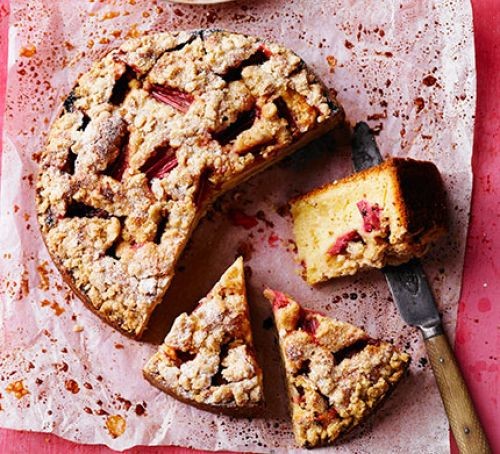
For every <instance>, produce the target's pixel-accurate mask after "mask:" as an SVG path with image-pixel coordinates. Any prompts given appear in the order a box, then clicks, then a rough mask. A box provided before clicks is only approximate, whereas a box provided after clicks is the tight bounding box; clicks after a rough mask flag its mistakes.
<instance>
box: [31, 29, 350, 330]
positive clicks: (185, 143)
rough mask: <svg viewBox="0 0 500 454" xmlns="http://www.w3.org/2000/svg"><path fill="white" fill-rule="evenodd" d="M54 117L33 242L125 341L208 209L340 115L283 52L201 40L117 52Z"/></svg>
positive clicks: (258, 44) (218, 37)
mask: <svg viewBox="0 0 500 454" xmlns="http://www.w3.org/2000/svg"><path fill="white" fill-rule="evenodd" d="M63 107H64V108H63V111H62V113H61V115H60V116H59V118H58V119H57V120H56V121H55V122H54V124H53V125H52V127H51V130H50V132H49V136H48V141H47V146H46V147H45V149H44V151H43V153H42V156H41V163H40V173H39V177H38V181H37V195H36V203H37V212H38V220H39V224H40V226H41V231H42V235H43V237H44V240H45V243H46V245H47V248H48V250H49V252H50V255H51V256H52V259H53V260H54V262H55V264H56V265H57V267H58V268H59V270H60V271H61V273H62V274H63V276H64V278H65V279H66V281H67V282H68V283H69V284H70V285H71V287H72V288H73V290H74V291H75V292H76V293H77V295H78V296H79V297H80V298H81V299H82V300H83V301H84V302H85V303H86V304H87V305H88V307H90V309H92V310H93V311H94V312H95V313H97V314H98V315H99V316H100V317H102V318H103V319H104V320H105V321H106V322H107V323H109V324H111V325H112V326H114V327H115V328H117V329H119V330H120V331H122V332H123V333H125V334H127V335H130V336H132V337H140V336H141V334H142V332H143V331H144V329H145V328H146V326H147V323H148V319H149V317H150V315H151V313H152V312H153V310H154V308H155V306H156V305H157V304H158V303H160V302H161V301H162V299H163V296H164V294H165V292H166V290H167V288H168V286H169V285H170V282H171V280H172V277H173V275H174V268H175V264H176V262H177V261H178V259H179V256H180V254H181V252H182V250H183V249H184V246H185V245H186V242H187V240H188V239H189V237H190V235H191V232H192V231H193V229H194V228H195V226H196V224H197V222H198V221H199V219H200V218H201V217H202V216H203V214H204V213H205V211H206V209H207V207H208V205H209V204H210V203H211V202H212V201H213V200H214V199H215V198H216V197H217V196H219V195H220V194H222V193H223V192H224V191H226V190H228V189H230V188H231V187H233V186H235V185H236V184H238V183H239V182H241V181H243V180H245V179H246V178H248V177H250V176H251V175H253V174H255V173H256V172H258V171H260V170H262V169H264V168H265V167H267V166H268V165H270V164H272V163H274V162H276V161H277V160H278V159H281V158H283V157H284V156H285V155H287V154H289V153H291V152H293V151H295V150H296V149H298V148H300V147H302V146H304V145H305V144H306V143H307V142H309V141H310V140H312V139H314V138H316V137H318V136H320V135H322V134H324V133H325V132H326V131H328V130H330V129H332V128H334V127H335V126H336V125H337V124H338V123H339V122H340V121H341V120H342V118H343V115H342V110H341V108H340V107H339V105H338V104H337V102H336V100H335V99H334V98H333V96H332V95H330V94H329V93H328V92H327V90H326V89H325V87H324V86H323V85H322V84H321V83H320V82H319V81H318V80H317V79H316V77H315V76H314V75H313V73H312V72H311V71H310V70H309V69H308V68H307V67H306V65H305V64H304V62H303V61H302V60H301V59H300V58H299V57H298V56H297V55H295V54H294V53H293V52H291V51H289V50H288V49H285V48H283V47H282V46H280V45H277V44H273V43H267V42H266V43H264V42H263V41H261V40H259V39H258V38H254V37H251V36H245V35H241V34H237V33H229V32H223V31H208V30H203V31H196V32H174V33H157V34H151V35H147V36H144V37H140V38H134V39H130V40H127V41H125V42H124V43H123V44H122V45H121V46H120V47H119V48H118V49H115V50H113V51H111V52H109V53H108V54H107V55H106V56H104V57H103V58H102V59H101V60H99V61H97V62H96V63H94V65H93V66H92V67H91V69H90V70H89V71H87V72H86V73H84V74H83V75H82V76H81V77H80V78H79V79H78V81H77V83H76V85H75V86H74V88H73V90H72V91H71V93H70V94H69V96H68V97H67V98H66V100H65V101H64V105H63Z"/></svg>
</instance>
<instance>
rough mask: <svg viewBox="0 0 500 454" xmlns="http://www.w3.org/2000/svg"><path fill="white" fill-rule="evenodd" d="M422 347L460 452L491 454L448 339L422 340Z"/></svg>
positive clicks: (441, 337)
mask: <svg viewBox="0 0 500 454" xmlns="http://www.w3.org/2000/svg"><path fill="white" fill-rule="evenodd" d="M425 345H426V347H427V353H428V355H429V360H430V362H431V366H432V369H433V370H434V375H435V377H436V382H437V385H438V388H439V392H440V393H441V398H442V399H443V404H444V409H445V411H446V414H447V415H448V420H449V421H450V426H451V430H452V432H453V436H454V437H455V440H456V442H457V445H458V449H459V450H460V453H461V454H489V453H491V448H490V446H489V444H488V440H487V438H486V435H485V433H484V430H483V428H482V427H481V423H480V422H479V419H478V417H477V414H476V411H475V409H474V405H473V403H472V400H471V398H470V395H469V391H468V390H467V386H466V384H465V382H464V379H463V377H462V373H461V372H460V369H459V367H458V364H457V360H456V359H455V355H454V353H453V350H452V349H451V347H450V344H449V343H448V339H447V338H446V336H445V335H444V334H439V335H437V336H434V337H431V338H429V339H425Z"/></svg>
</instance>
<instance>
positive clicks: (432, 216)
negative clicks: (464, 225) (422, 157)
mask: <svg viewBox="0 0 500 454" xmlns="http://www.w3.org/2000/svg"><path fill="white" fill-rule="evenodd" d="M390 166H391V167H392V168H394V175H395V178H396V179H397V181H398V183H399V184H398V194H397V196H396V197H397V199H398V201H399V202H400V204H399V206H400V207H401V209H402V210H403V211H402V212H401V214H402V216H403V218H404V220H405V222H404V224H405V226H406V228H407V230H408V233H409V234H410V235H411V236H412V237H415V239H416V240H418V236H419V234H420V233H422V232H424V233H425V232H427V231H429V230H432V229H438V230H443V233H444V232H446V231H447V224H448V214H447V204H446V192H445V188H444V184H443V180H442V178H441V175H440V173H439V170H438V169H437V167H436V166H435V164H434V163H432V162H429V161H417V160H414V159H404V158H392V159H391V160H390Z"/></svg>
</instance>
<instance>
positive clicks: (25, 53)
mask: <svg viewBox="0 0 500 454" xmlns="http://www.w3.org/2000/svg"><path fill="white" fill-rule="evenodd" d="M35 54H36V47H35V46H34V45H33V44H28V45H27V46H24V47H21V50H20V51H19V55H20V56H21V57H28V58H31V57H33V55H35Z"/></svg>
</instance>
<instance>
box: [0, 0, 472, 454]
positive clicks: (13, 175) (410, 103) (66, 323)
mask: <svg viewBox="0 0 500 454" xmlns="http://www.w3.org/2000/svg"><path fill="white" fill-rule="evenodd" d="M206 27H209V28H213V27H215V28H225V29H229V30H234V31H239V32H245V33H251V34H255V35H258V36H262V37H264V38H266V39H270V40H271V39H272V40H275V41H278V42H280V43H283V44H285V45H287V46H288V47H290V48H291V49H293V50H295V51H296V52H297V53H298V54H300V55H301V56H302V57H303V58H304V59H305V61H306V62H308V63H309V64H310V65H311V67H312V68H313V69H314V70H315V71H316V72H317V74H318V75H319V76H320V77H321V78H322V79H323V80H324V81H325V83H326V84H327V85H328V86H329V87H331V88H333V89H335V90H336V91H337V93H338V99H339V100H340V102H341V103H342V104H343V106H344V108H345V111H346V116H347V120H348V121H349V122H350V123H351V124H354V123H355V122H356V121H360V120H368V121H369V123H370V125H371V126H372V127H374V128H375V129H377V130H378V131H379V135H378V142H379V145H380V147H381V150H382V152H383V154H384V155H386V156H389V155H394V156H396V155H397V156H412V157H418V158H423V159H429V160H432V161H434V162H435V163H436V164H437V165H438V166H439V168H440V169H441V171H442V173H443V176H444V179H445V182H446V186H447V188H448V194H449V205H450V212H451V215H452V216H451V217H452V222H451V232H450V236H449V238H448V239H447V240H445V241H443V242H442V243H441V244H440V245H439V246H438V247H437V248H436V249H434V251H433V252H432V253H431V255H429V256H428V257H427V258H426V259H425V260H424V266H425V269H426V271H427V273H428V276H429V280H430V282H431V284H432V287H433V289H434V292H435V295H436V298H437V301H438V303H439V308H440V311H441V312H442V314H443V316H444V320H445V323H446V328H447V331H448V333H449V334H450V335H452V333H453V331H454V327H455V319H456V309H457V301H458V296H459V291H460V283H461V273H462V265H463V255H464V245H465V237H466V230H467V222H468V213H469V204H470V193H471V177H472V174H471V153H472V131H473V118H474V107H475V71H474V53H473V52H474V51H473V38H472V36H473V35H472V19H471V7H470V5H469V3H468V2H464V1H459V0H453V1H452V0H449V1H439V0H413V1H411V0H404V1H403V0H400V1H396V0H365V1H354V0H314V1H312V0H249V1H245V0H241V1H237V2H233V3H226V4H224V5H219V6H211V7H201V6H185V5H179V4H171V3H169V2H166V1H155V2H153V1H132V0H129V1H113V2H101V1H86V0H73V1H69V0H64V1H63V0H59V1H54V0H51V1H49V0H47V1H42V0H31V1H29V2H26V1H16V0H14V1H11V17H10V28H9V40H10V41H9V55H10V57H9V62H8V71H9V72H8V87H7V107H6V112H5V127H4V136H3V155H2V176H1V187H0V195H1V199H0V216H1V218H0V219H1V222H0V238H2V240H1V245H0V276H1V278H0V279H1V280H0V294H1V299H2V302H1V306H0V323H1V328H0V346H1V347H0V348H1V353H0V394H1V398H0V405H1V411H0V425H1V426H2V427H8V428H15V429H29V430H34V431H44V432H52V433H55V434H57V435H59V436H62V437H64V438H67V439H70V440H74V441H77V442H82V443H102V444H106V445H108V446H111V447H113V448H115V449H125V448H128V447H131V446H134V445H167V444H175V445H181V446H191V447H196V448H203V449H210V450H218V449H229V450H235V451H247V452H248V451H252V452H285V451H286V450H289V451H292V450H294V449H295V448H294V443H293V439H292V436H291V431H290V424H289V419H288V417H287V410H286V399H285V394H284V387H283V382H282V379H281V378H280V374H279V361H278V354H277V349H276V341H275V337H274V332H273V329H265V328H264V326H268V323H269V321H267V322H265V323H264V321H265V320H266V319H267V318H268V317H269V316H270V308H269V306H268V303H267V302H266V301H265V300H264V298H263V297H262V290H263V288H264V286H270V287H272V288H275V289H279V290H283V291H286V292H288V293H290V294H291V295H293V296H295V297H296V298H297V299H298V300H299V301H300V302H302V303H303V304H304V305H306V306H307V307H310V308H313V309H317V310H322V311H324V312H326V313H327V314H330V315H332V316H335V317H338V318H340V319H342V320H345V321H348V322H352V323H354V324H358V325H360V326H363V327H364V328H365V329H366V330H367V331H368V332H369V333H370V334H371V335H372V336H374V337H382V338H385V339H392V340H394V342H395V343H397V344H398V345H400V346H402V347H404V348H406V349H407V350H408V351H409V352H410V353H411V355H412V357H413V363H412V366H411V373H410V375H409V377H408V378H407V379H405V380H404V382H403V383H401V385H400V386H399V388H398V389H397V390H396V391H395V392H394V394H393V395H392V396H391V398H390V399H389V400H388V401H387V402H386V404H385V405H384V406H383V407H382V408H380V409H379V411H378V412H377V413H376V415H375V416H373V417H372V418H370V420H369V421H368V422H367V423H366V424H364V425H363V426H362V427H361V428H359V429H357V430H355V431H354V432H353V433H352V434H350V435H349V436H348V438H346V439H344V440H342V441H341V442H340V443H339V444H338V446H337V448H336V449H337V452H340V453H342V452H358V453H387V452H392V453H400V452H401V453H402V452H405V453H406V452H419V453H422V454H424V453H433V454H434V453H442V452H443V453H444V452H448V449H449V441H448V423H447V421H446V418H445V415H444V412H443V409H442V405H441V402H440V399H439V394H438V391H437V389H436V386H435V382H434V378H433V376H432V372H431V370H430V368H429V365H428V364H427V361H426V355H425V350H424V347H423V344H422V341H421V339H420V337H419V334H418V333H417V332H416V331H415V330H414V329H413V328H410V327H408V326H405V325H404V324H403V323H402V321H401V320H400V319H399V317H398V315H397V312H396V309H395V307H394V305H393V303H392V301H391V298H390V295H389V292H388V289H387V287H386V285H385V282H384V279H383V277H382V275H381V273H380V272H377V271H374V272H370V273H365V274H360V275H358V276H355V277H352V278H345V279H338V280H335V281H332V282H330V283H327V284H324V285H321V286H319V287H316V288H311V287H309V286H308V285H307V284H306V283H305V282H304V281H303V280H302V279H301V278H300V277H299V275H298V270H299V266H298V264H297V263H296V261H295V258H294V254H293V252H292V249H293V244H292V243H291V239H292V234H291V220H290V217H289V216H287V215H286V214H285V213H284V211H285V210H284V209H283V207H284V206H285V204H286V202H287V201H288V200H289V199H290V198H291V197H292V196H295V195H297V194H299V193H302V192H305V191H308V190H310V189H312V188H313V187H315V186H317V185H319V184H322V183H325V182H328V181H331V180H333V179H336V178H340V177H342V176H345V175H347V174H349V173H350V172H351V164H350V156H349V147H348V139H346V137H345V134H342V133H335V134H333V135H329V136H327V137H325V138H324V139H323V140H321V141H319V142H318V143H317V144H315V145H313V146H310V147H308V148H307V150H304V151H302V152H299V153H297V154H296V155H295V156H294V157H292V158H288V159H287V160H285V161H284V162H283V163H281V164H278V165H276V166H274V167H272V168H271V169H269V170H267V171H266V172H264V173H262V174H260V175H259V176H256V177H255V178H253V179H252V180H250V181H249V182H247V183H245V184H243V185H241V186H240V187H239V188H237V189H235V190H234V191H232V192H231V193H228V194H227V195H225V196H224V197H223V198H222V199H220V200H219V202H217V203H216V205H215V207H214V209H213V210H211V211H210V212H209V214H208V216H207V218H206V219H205V220H204V221H203V222H202V223H201V225H200V226H199V228H198V229H197V231H196V232H195V234H194V237H193V240H192V242H191V243H190V245H189V247H188V248H187V250H186V252H185V254H184V256H183V258H182V260H181V263H180V266H179V271H178V273H177V276H176V277H175V279H174V281H173V285H172V287H171V289H170V290H169V292H168V298H167V301H166V302H165V303H164V304H163V305H162V306H161V307H160V308H159V309H158V310H157V312H156V313H155V315H154V317H153V320H152V323H151V327H150V329H149V331H148V332H147V333H146V336H145V338H144V340H143V341H141V342H138V341H133V340H129V339H127V338H126V337H124V336H122V335H121V334H119V333H118V332H116V331H114V330H113V329H112V328H110V327H108V326H107V325H105V324H104V323H103V322H101V321H100V320H99V319H98V318H97V317H96V316H94V315H93V314H92V313H90V312H89V311H87V310H86V309H85V307H84V306H83V304H82V303H81V302H80V301H79V300H78V299H76V298H74V297H73V295H72V293H71V291H70V290H69V288H68V287H67V286H66V285H65V284H64V283H63V281H62V279H61V277H60V276H59V274H58V272H57V271H56V270H55V268H54V266H53V265H52V264H51V262H50V259H49V256H48V254H47V251H46V249H45V247H44V245H43V242H42V239H41V236H40V234H39V231H38V227H37V223H36V219H35V210H34V179H35V172H36V169H37V164H36V156H37V153H38V152H39V151H40V150H41V149H42V147H43V145H44V140H45V137H46V133H47V130H48V128H49V125H50V124H51V122H52V121H53V120H54V117H55V115H56V113H57V111H58V106H59V105H60V103H61V100H62V99H63V97H64V96H65V94H67V93H68V92H69V90H70V89H71V86H72V83H73V82H74V81H75V79H76V77H77V76H78V74H79V73H81V72H82V71H84V70H85V69H86V68H88V67H89V65H90V63H91V61H92V60H93V59H95V58H96V57H98V56H100V55H102V54H103V53H105V52H106V51H107V50H108V49H110V48H111V47H113V46H117V45H118V44H120V43H121V42H122V41H123V39H125V38H126V37H127V36H137V35H139V34H141V33H143V32H145V31H147V30H181V29H193V28H206ZM230 210H239V211H242V212H244V213H245V214H247V215H249V216H256V219H257V220H258V223H257V225H256V226H255V227H253V228H251V229H248V230H247V229H246V228H245V227H244V226H241V225H234V222H232V221H231V218H230V216H228V213H229V211H230ZM233 221H234V219H233ZM239 253H243V254H244V255H245V258H246V266H247V278H248V293H249V299H250V304H251V312H252V319H253V323H254V327H255V337H256V344H257V349H258V354H259V357H260V359H261V361H262V364H263V367H264V370H265V378H266V394H267V396H266V397H267V402H268V408H267V413H266V416H265V418H261V419H254V420H248V419H239V420H237V419H232V418H229V417H223V416H214V415H212V414H209V413H206V412H203V411H200V410H196V409H193V408H190V407H188V406H186V405H184V404H181V403H178V402H176V401H175V400H173V399H171V398H170V397H167V396H166V395H164V394H162V393H161V392H160V391H158V390H157V389H155V388H153V387H151V386H150V385H149V384H148V383H146V382H145V381H144V380H143V378H142V375H141V368H142V366H143V364H144V363H145V361H146V359H147V358H148V357H149V356H150V355H151V354H152V353H153V351H154V350H155V349H156V345H155V344H158V343H159V342H160V341H161V339H162V338H163V336H164V335H165V334H166V332H167V331H168V329H169V327H170V325H171V323H172V320H173V319H174V318H175V317H176V316H177V315H178V314H179V313H180V312H181V311H184V310H191V309H192V308H193V307H194V305H195V304H196V302H197V300H198V299H199V298H200V297H202V296H203V295H204V294H205V293H206V292H207V291H208V290H209V289H210V287H211V286H212V285H213V284H214V282H215V281H216V280H217V279H218V277H219V276H220V275H221V274H222V272H223V271H224V270H225V268H226V267H227V266H228V265H229V264H230V263H231V262H232V260H233V259H234V258H235V256H236V255H237V254H239ZM16 383H17V384H16ZM23 390H25V391H23ZM16 391H17V392H16ZM116 415H119V416H120V417H121V418H123V420H124V421H125V424H126V427H125V431H124V432H123V434H121V435H120V436H118V437H115V438H113V436H112V435H111V434H110V431H109V428H108V427H107V426H106V422H107V421H108V425H109V421H110V420H109V417H110V416H116ZM115 419H116V418H115ZM119 420H120V421H122V420H121V419H119ZM111 421H113V419H111ZM112 431H113V430H112Z"/></svg>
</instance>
